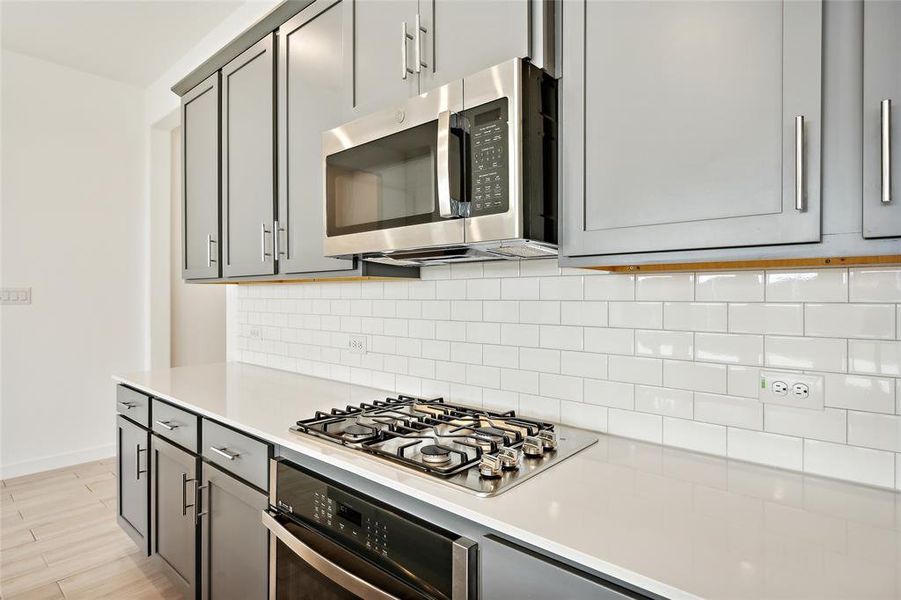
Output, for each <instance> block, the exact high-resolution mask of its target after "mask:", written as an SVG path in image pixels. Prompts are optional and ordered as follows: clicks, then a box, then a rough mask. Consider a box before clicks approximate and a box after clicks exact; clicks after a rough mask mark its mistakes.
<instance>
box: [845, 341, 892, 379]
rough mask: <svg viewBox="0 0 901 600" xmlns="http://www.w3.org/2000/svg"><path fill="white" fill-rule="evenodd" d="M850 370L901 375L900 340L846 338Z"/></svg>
mask: <svg viewBox="0 0 901 600" xmlns="http://www.w3.org/2000/svg"><path fill="white" fill-rule="evenodd" d="M848 356H849V359H850V370H851V371H854V372H856V373H871V374H873V375H888V376H892V377H901V342H870V341H863V340H848Z"/></svg>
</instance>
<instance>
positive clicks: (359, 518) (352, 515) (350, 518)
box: [335, 502, 363, 527]
mask: <svg viewBox="0 0 901 600" xmlns="http://www.w3.org/2000/svg"><path fill="white" fill-rule="evenodd" d="M335 504H336V505H337V507H338V516H339V517H341V518H342V519H344V520H345V521H347V522H349V523H352V524H354V525H356V526H357V527H361V526H362V525H363V515H362V513H360V511H357V510H354V509H352V508H351V507H349V506H347V505H346V504H341V503H340V502H336V503H335Z"/></svg>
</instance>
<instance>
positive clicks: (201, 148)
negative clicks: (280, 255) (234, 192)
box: [181, 73, 221, 279]
mask: <svg viewBox="0 0 901 600" xmlns="http://www.w3.org/2000/svg"><path fill="white" fill-rule="evenodd" d="M181 123H182V128H181V145H182V157H181V160H182V174H181V176H182V181H181V184H182V231H181V236H182V265H181V266H182V277H184V279H209V278H215V277H219V263H220V261H219V246H220V242H221V240H220V233H219V181H220V173H219V143H220V142H219V73H214V74H213V75H212V76H211V77H209V78H208V79H206V80H205V81H204V82H203V83H201V84H200V85H198V86H197V87H195V88H194V89H192V90H191V91H190V92H188V93H187V94H185V95H184V96H182V99H181Z"/></svg>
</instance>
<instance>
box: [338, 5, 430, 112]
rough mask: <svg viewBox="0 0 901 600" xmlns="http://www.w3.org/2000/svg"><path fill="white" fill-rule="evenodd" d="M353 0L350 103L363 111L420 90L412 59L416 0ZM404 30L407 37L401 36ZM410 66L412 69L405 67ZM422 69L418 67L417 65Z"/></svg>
mask: <svg viewBox="0 0 901 600" xmlns="http://www.w3.org/2000/svg"><path fill="white" fill-rule="evenodd" d="M349 1H352V2H353V15H352V22H353V27H352V28H351V31H352V32H353V38H354V44H353V66H352V73H353V94H354V97H353V106H354V109H355V111H356V114H359V115H365V114H368V113H370V112H372V111H374V110H378V109H382V108H386V107H388V106H390V105H391V104H392V103H395V102H401V101H403V100H405V99H407V98H409V97H410V96H415V95H416V94H418V93H419V77H418V74H417V69H416V65H415V63H414V60H415V58H416V52H415V47H414V45H415V43H416V41H417V39H419V40H420V41H421V42H422V43H424V38H422V37H421V35H420V36H417V35H415V28H416V15H417V13H418V10H419V2H417V0H383V1H379V2H372V1H371V0H349ZM404 31H406V33H407V35H408V36H409V37H406V38H405V36H404ZM405 68H406V69H409V70H410V71H412V72H408V71H406V70H405ZM419 70H420V71H421V69H419Z"/></svg>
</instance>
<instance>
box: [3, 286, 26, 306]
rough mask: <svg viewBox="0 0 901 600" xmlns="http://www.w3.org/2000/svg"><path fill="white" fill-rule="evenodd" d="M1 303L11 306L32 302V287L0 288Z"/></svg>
mask: <svg viewBox="0 0 901 600" xmlns="http://www.w3.org/2000/svg"><path fill="white" fill-rule="evenodd" d="M0 304H2V305H4V306H11V305H14V304H31V288H30V287H27V288H3V289H0Z"/></svg>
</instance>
